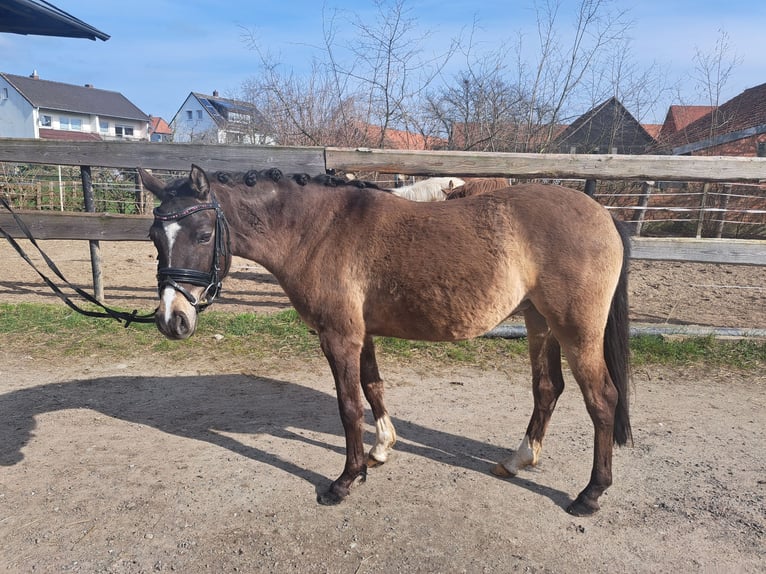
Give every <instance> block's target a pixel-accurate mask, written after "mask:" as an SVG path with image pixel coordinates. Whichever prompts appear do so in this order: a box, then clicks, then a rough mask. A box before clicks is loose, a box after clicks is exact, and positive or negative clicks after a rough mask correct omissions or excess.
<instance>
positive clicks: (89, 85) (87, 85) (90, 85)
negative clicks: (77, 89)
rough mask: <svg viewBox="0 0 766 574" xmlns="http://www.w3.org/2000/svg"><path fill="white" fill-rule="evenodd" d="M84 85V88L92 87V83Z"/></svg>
mask: <svg viewBox="0 0 766 574" xmlns="http://www.w3.org/2000/svg"><path fill="white" fill-rule="evenodd" d="M85 87H86V88H92V87H93V84H85Z"/></svg>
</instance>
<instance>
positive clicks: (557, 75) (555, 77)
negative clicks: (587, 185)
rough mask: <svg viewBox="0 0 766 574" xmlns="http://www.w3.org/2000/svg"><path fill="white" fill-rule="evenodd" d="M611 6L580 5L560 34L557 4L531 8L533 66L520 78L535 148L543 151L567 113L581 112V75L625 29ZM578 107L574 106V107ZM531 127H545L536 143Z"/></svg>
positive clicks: (598, 1) (594, 0)
mask: <svg viewBox="0 0 766 574" xmlns="http://www.w3.org/2000/svg"><path fill="white" fill-rule="evenodd" d="M612 4H613V2H612V0H581V2H580V3H579V4H578V6H577V9H576V12H575V14H574V18H573V26H572V28H571V30H569V31H566V30H562V29H561V28H560V20H561V18H562V15H561V12H562V9H563V5H564V2H563V0H541V1H540V2H536V3H535V10H536V13H537V41H538V47H539V52H538V57H537V61H536V63H535V65H534V67H533V69H532V70H531V71H530V73H529V74H528V75H527V77H526V78H525V81H524V84H525V85H527V86H528V93H529V106H528V110H527V129H526V132H527V133H528V134H529V136H530V137H532V136H533V134H535V137H537V138H538V141H537V142H532V141H530V142H529V143H530V145H533V144H536V145H538V146H539V147H540V149H541V151H542V150H545V149H546V148H547V146H548V145H549V144H550V142H551V141H552V140H553V139H554V137H555V135H556V130H557V129H558V127H559V126H560V125H561V123H562V122H565V121H567V120H568V119H569V117H568V116H567V113H568V111H569V110H573V109H583V105H582V104H583V101H582V100H580V101H579V102H578V98H581V97H582V94H581V92H580V89H581V87H582V83H583V79H584V78H585V77H586V74H587V73H588V72H589V71H591V70H593V69H594V68H599V67H601V66H602V65H603V58H604V56H605V55H607V54H608V53H609V51H610V50H615V49H617V48H618V45H619V42H620V41H622V40H623V39H624V38H625V36H626V33H627V30H628V29H629V27H630V24H629V22H627V20H626V12H625V11H624V10H619V9H615V8H613V6H612ZM578 103H579V104H580V105H579V106H578V105H577V104H578ZM535 126H545V131H544V134H543V136H542V137H540V136H539V135H538V130H536V129H534V128H535Z"/></svg>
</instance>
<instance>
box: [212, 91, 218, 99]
mask: <svg viewBox="0 0 766 574" xmlns="http://www.w3.org/2000/svg"><path fill="white" fill-rule="evenodd" d="M213 97H214V98H217V97H218V90H213Z"/></svg>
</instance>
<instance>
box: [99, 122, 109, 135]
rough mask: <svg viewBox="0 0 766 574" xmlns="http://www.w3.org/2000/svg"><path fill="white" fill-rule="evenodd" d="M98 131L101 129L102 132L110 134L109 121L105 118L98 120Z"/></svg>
mask: <svg viewBox="0 0 766 574" xmlns="http://www.w3.org/2000/svg"><path fill="white" fill-rule="evenodd" d="M98 131H100V132H101V133H102V134H108V133H109V122H107V121H104V120H99V121H98Z"/></svg>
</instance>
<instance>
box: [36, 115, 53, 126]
mask: <svg viewBox="0 0 766 574" xmlns="http://www.w3.org/2000/svg"><path fill="white" fill-rule="evenodd" d="M38 121H39V122H40V126H41V127H43V128H49V127H51V117H50V116H40V119H39V120H38Z"/></svg>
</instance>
